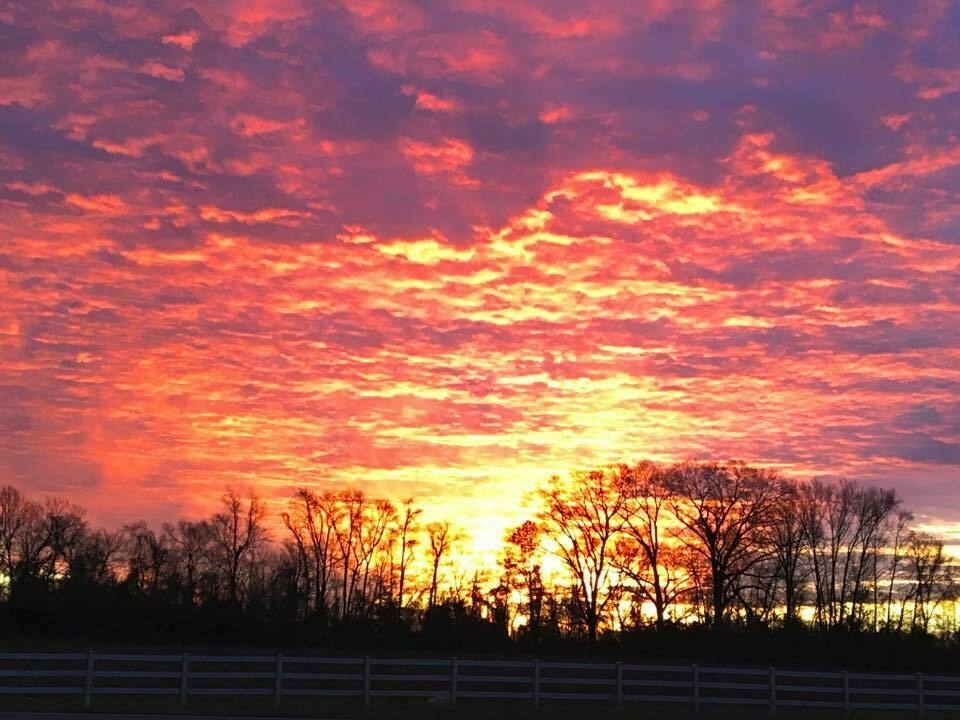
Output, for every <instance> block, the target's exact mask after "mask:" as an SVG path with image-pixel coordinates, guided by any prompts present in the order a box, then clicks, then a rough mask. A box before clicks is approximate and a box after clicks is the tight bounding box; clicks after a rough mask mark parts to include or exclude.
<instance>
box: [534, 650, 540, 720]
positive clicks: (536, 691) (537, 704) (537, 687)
mask: <svg viewBox="0 0 960 720" xmlns="http://www.w3.org/2000/svg"><path fill="white" fill-rule="evenodd" d="M533 707H534V708H535V709H539V708H540V661H539V660H534V661H533Z"/></svg>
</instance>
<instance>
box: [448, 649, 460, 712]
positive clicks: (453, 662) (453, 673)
mask: <svg viewBox="0 0 960 720" xmlns="http://www.w3.org/2000/svg"><path fill="white" fill-rule="evenodd" d="M458 664H459V661H458V660H457V658H451V659H450V707H456V706H457V670H458V667H457V666H458Z"/></svg>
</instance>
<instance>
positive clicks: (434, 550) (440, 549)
mask: <svg viewBox="0 0 960 720" xmlns="http://www.w3.org/2000/svg"><path fill="white" fill-rule="evenodd" d="M427 538H428V540H429V542H430V564H431V570H432V572H431V575H430V592H429V594H428V596H427V605H428V607H434V606H436V604H437V596H438V583H439V573H440V563H441V562H442V561H443V559H444V557H446V556H447V555H448V554H449V552H450V549H451V548H452V547H453V545H454V543H455V542H457V541H458V540H459V536H458V534H457V532H456V531H455V530H453V529H452V528H451V526H450V523H449V522H448V521H446V520H444V521H443V522H432V523H430V524H429V525H427Z"/></svg>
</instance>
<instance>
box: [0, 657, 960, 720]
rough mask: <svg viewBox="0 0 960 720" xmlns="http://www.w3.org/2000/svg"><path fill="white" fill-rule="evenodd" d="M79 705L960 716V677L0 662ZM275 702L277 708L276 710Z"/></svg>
mask: <svg viewBox="0 0 960 720" xmlns="http://www.w3.org/2000/svg"><path fill="white" fill-rule="evenodd" d="M10 694H17V695H68V696H69V695H72V696H75V697H76V698H77V699H78V701H79V700H80V699H82V702H83V705H84V707H90V706H91V704H92V703H93V700H94V698H95V697H100V696H120V695H128V696H129V695H137V696H164V695H165V696H171V697H172V698H177V699H179V704H180V706H181V707H186V706H187V703H188V701H189V698H191V697H197V696H224V697H235V696H240V695H248V696H263V697H264V698H269V699H272V702H273V704H274V705H275V706H280V705H281V702H282V700H283V699H284V698H293V697H297V696H317V697H345V698H355V699H356V700H357V702H358V703H362V704H363V705H364V706H365V707H369V706H370V705H371V703H372V702H376V701H377V699H378V698H424V700H430V701H433V702H442V703H448V704H449V705H451V706H455V705H456V704H457V703H458V702H462V701H485V700H511V701H515V702H527V703H529V704H530V705H531V706H532V707H534V708H539V707H540V706H541V704H543V703H550V702H557V701H562V702H580V701H591V702H604V703H609V704H611V705H615V706H617V707H621V706H623V705H626V704H631V703H643V702H653V703H685V704H687V705H689V706H691V707H692V708H693V709H694V710H699V709H700V708H701V707H703V706H706V705H712V704H727V705H762V706H767V707H769V711H770V714H771V715H776V712H777V709H778V708H795V707H799V708H834V709H838V710H844V711H846V713H847V714H849V713H850V712H851V711H852V710H906V711H912V712H915V713H916V714H917V715H918V716H921V717H922V716H923V714H924V711H926V710H958V709H960V677H948V676H941V675H920V674H917V675H894V674H867V673H852V672H807V671H798V670H777V669H774V668H769V669H757V668H720V667H704V666H697V665H639V664H632V663H620V662H618V663H582V662H581V663H573V662H547V661H540V660H532V661H531V660H526V661H521V660H476V659H458V658H447V659H436V660H434V659H420V658H418V659H397V658H371V657H363V658H356V657H353V658H347V657H306V656H299V655H280V654H278V655H269V656H241V655H187V654H183V655H147V654H138V655H135V654H115V653H94V652H89V653H45V654H37V653H0V696H4V695H10ZM268 702H269V700H268Z"/></svg>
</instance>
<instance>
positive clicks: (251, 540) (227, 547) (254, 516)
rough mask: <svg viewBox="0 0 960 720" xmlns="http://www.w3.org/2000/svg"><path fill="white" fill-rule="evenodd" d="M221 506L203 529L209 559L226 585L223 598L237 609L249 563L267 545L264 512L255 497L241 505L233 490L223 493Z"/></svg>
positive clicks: (246, 577) (244, 593)
mask: <svg viewBox="0 0 960 720" xmlns="http://www.w3.org/2000/svg"><path fill="white" fill-rule="evenodd" d="M221 504H222V510H221V511H220V512H218V513H214V515H213V516H212V517H211V518H210V521H209V524H208V526H207V527H208V528H209V533H210V552H211V559H212V564H213V568H214V569H215V570H216V572H217V573H218V574H219V579H220V580H222V582H223V583H224V584H225V586H226V589H225V592H226V595H225V597H224V598H223V599H225V600H226V601H227V602H229V603H230V604H231V605H234V606H241V605H242V604H243V602H244V600H245V598H246V593H247V591H248V590H249V587H248V581H249V579H250V575H251V572H252V571H253V564H254V562H255V560H256V558H257V555H258V553H259V552H260V550H261V549H262V548H263V546H264V544H265V543H266V542H267V538H268V534H267V528H266V525H265V523H264V518H265V515H266V509H265V508H264V506H263V503H261V501H260V499H259V498H258V497H257V496H256V495H253V494H252V493H251V495H250V497H249V499H248V500H247V501H246V503H244V501H243V500H242V499H241V498H240V497H239V496H238V495H236V494H235V493H234V491H233V490H227V492H226V493H225V494H224V495H223V496H222V498H221Z"/></svg>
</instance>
